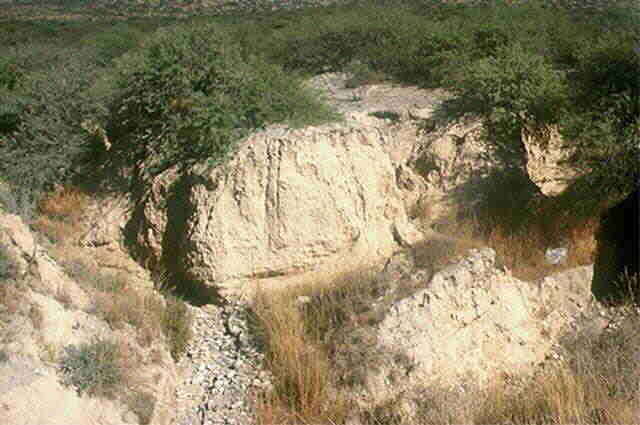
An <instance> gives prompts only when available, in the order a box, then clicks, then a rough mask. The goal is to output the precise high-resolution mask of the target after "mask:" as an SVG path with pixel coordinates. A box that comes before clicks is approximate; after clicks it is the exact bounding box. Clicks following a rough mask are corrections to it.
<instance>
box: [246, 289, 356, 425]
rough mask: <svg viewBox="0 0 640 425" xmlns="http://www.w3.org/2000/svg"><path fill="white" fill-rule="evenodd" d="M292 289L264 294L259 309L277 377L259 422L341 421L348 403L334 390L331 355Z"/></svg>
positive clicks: (259, 298)
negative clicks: (311, 327) (310, 329)
mask: <svg viewBox="0 0 640 425" xmlns="http://www.w3.org/2000/svg"><path fill="white" fill-rule="evenodd" d="M294 299H295V297H294V296H292V294H290V293H286V292H283V293H278V294H266V293H262V292H260V293H258V294H257V296H256V300H255V304H254V309H253V312H254V314H255V320H256V321H257V323H256V324H257V325H258V327H259V331H258V332H259V336H260V338H261V340H262V342H263V344H264V348H265V351H266V353H267V357H266V363H267V368H268V370H269V371H270V372H271V373H272V375H273V388H272V390H271V391H270V392H269V393H268V394H265V395H264V396H263V397H262V398H261V399H260V400H259V402H258V406H257V420H258V423H259V424H265V425H266V424H274V423H279V424H300V423H302V424H317V423H341V422H342V421H343V419H344V417H345V415H346V412H347V404H346V402H345V401H344V400H343V399H342V397H340V396H339V395H337V394H335V392H334V391H333V390H332V387H333V382H332V375H331V372H330V370H331V369H330V365H329V359H328V357H327V355H326V353H325V352H324V351H323V350H322V348H321V347H320V346H319V344H318V343H317V341H314V340H313V338H312V337H311V336H309V335H308V333H307V332H306V328H305V322H304V320H303V318H302V315H301V313H300V311H299V309H298V308H297V307H296V305H295V304H294V302H293V300H294Z"/></svg>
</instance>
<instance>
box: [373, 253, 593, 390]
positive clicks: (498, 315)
mask: <svg viewBox="0 0 640 425" xmlns="http://www.w3.org/2000/svg"><path fill="white" fill-rule="evenodd" d="M422 275H423V272H421V271H420V270H414V272H413V273H411V274H410V277H409V279H418V280H419V279H421V278H422ZM592 275H593V268H592V267H581V268H577V269H572V270H568V271H565V272H561V273H558V274H556V275H553V276H549V277H547V278H545V279H544V280H542V281H541V282H539V283H538V284H533V283H530V282H523V281H520V280H518V279H516V278H514V277H513V276H511V274H510V272H509V271H508V270H506V269H503V268H500V267H497V266H496V264H495V253H494V252H493V250H491V249H488V248H484V249H481V250H473V251H471V252H470V253H469V255H468V256H467V258H464V259H463V260H461V261H460V262H458V263H457V264H455V265H452V266H450V267H448V268H446V269H444V270H442V271H440V272H438V273H436V274H435V275H434V276H433V278H432V279H431V281H430V282H428V284H427V282H425V288H424V289H421V290H419V291H416V292H415V293H414V294H412V295H411V296H410V297H407V298H405V299H403V300H401V301H399V302H397V303H396V304H395V305H393V306H392V307H391V308H390V309H389V311H388V313H387V316H386V317H385V319H384V320H383V321H382V322H381V323H380V325H379V327H378V329H377V331H378V337H377V338H378V351H379V352H388V353H393V354H391V355H389V356H387V358H386V360H382V361H380V364H379V368H378V370H377V371H375V372H373V373H371V374H370V375H369V377H368V382H367V388H368V390H367V394H369V395H370V396H371V397H374V398H377V399H380V400H383V399H385V397H389V396H390V395H393V394H397V393H398V392H399V391H401V390H402V388H404V389H408V390H409V389H411V388H412V387H419V386H425V385H426V386H430V385H436V386H445V387H447V386H451V385H455V386H461V385H462V386H463V387H466V388H467V389H471V388H482V387H483V386H486V385H488V384H490V383H492V382H495V380H496V379H498V378H500V376H502V375H501V374H504V373H507V374H513V375H517V376H527V375H531V374H532V373H533V372H534V371H535V370H537V369H538V368H539V366H540V364H542V363H543V362H544V361H545V360H546V359H547V358H548V357H549V355H551V354H552V353H553V348H554V346H555V345H556V344H557V343H558V341H559V338H560V337H561V335H562V334H563V332H566V331H567V330H568V329H569V326H570V325H571V324H572V323H574V322H575V321H576V320H577V319H578V318H580V317H581V316H582V315H583V313H585V312H586V311H588V310H589V309H590V308H592V307H593V305H594V303H593V298H592V296H591V293H590V290H589V285H588V282H589V281H590V279H591V276H592ZM399 356H400V357H401V358H404V359H406V361H405V365H404V366H399V364H398V362H397V361H396V359H397V358H400V357H399ZM403 367H404V369H403ZM398 374H400V375H403V377H402V379H400V380H398V379H397V376H399V375H398ZM394 376H395V377H396V379H394Z"/></svg>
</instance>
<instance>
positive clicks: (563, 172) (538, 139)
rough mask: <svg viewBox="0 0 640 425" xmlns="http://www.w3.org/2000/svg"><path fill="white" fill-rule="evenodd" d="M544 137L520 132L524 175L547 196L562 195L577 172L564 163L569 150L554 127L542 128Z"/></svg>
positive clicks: (540, 134) (569, 155) (569, 153)
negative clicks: (524, 164)
mask: <svg viewBox="0 0 640 425" xmlns="http://www.w3.org/2000/svg"><path fill="white" fill-rule="evenodd" d="M545 132H547V133H546V134H542V133H540V132H538V133H533V132H530V131H527V130H526V129H525V130H523V131H522V142H523V144H524V147H525V150H526V152H527V173H528V174H529V178H530V179H531V181H532V182H533V183H535V184H536V185H537V186H538V188H539V189H540V191H541V192H542V193H543V194H545V195H547V196H555V195H559V194H560V193H562V192H563V191H564V190H565V189H566V188H567V187H568V186H569V185H570V184H571V181H572V180H573V179H575V178H576V177H577V176H578V175H579V173H578V171H577V170H576V169H575V168H574V167H571V165H569V164H567V163H566V162H565V161H566V160H567V159H569V158H570V157H571V155H572V154H573V151H572V150H571V149H569V148H567V147H566V146H564V140H563V139H562V136H561V135H560V133H559V132H558V129H557V128H556V127H549V128H545Z"/></svg>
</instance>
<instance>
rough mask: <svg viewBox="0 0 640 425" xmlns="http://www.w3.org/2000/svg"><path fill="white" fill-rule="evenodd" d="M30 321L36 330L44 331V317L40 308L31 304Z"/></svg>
mask: <svg viewBox="0 0 640 425" xmlns="http://www.w3.org/2000/svg"><path fill="white" fill-rule="evenodd" d="M29 319H30V320H31V323H32V324H33V327H34V328H36V329H42V325H44V315H43V313H42V309H41V308H40V306H38V305H37V304H31V308H29Z"/></svg>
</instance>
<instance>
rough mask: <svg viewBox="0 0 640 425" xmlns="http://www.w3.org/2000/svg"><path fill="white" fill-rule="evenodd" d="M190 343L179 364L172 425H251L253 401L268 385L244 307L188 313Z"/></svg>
mask: <svg viewBox="0 0 640 425" xmlns="http://www.w3.org/2000/svg"><path fill="white" fill-rule="evenodd" d="M190 310H191V312H192V314H193V317H194V320H193V335H194V337H193V339H192V340H191V342H190V344H189V347H188V349H187V352H186V354H185V355H184V356H183V358H182V359H181V360H180V362H179V365H178V366H179V368H180V369H181V371H182V373H181V375H182V382H181V384H180V385H178V387H177V389H176V398H177V405H178V415H177V419H176V422H175V424H176V425H207V424H209V425H253V423H254V422H253V418H254V405H253V403H254V401H255V396H256V395H257V394H258V392H260V391H261V390H262V389H264V388H265V387H267V386H268V385H269V382H270V381H269V379H268V374H267V373H266V372H265V371H264V370H263V369H262V362H263V355H262V354H261V353H260V352H259V351H258V349H257V348H256V346H255V343H254V341H253V338H252V337H251V336H250V335H249V328H248V323H247V320H246V314H247V311H246V307H245V306H243V305H241V304H235V303H229V304H227V305H225V306H221V307H218V306H213V305H207V306H205V307H203V308H197V307H191V308H190Z"/></svg>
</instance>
